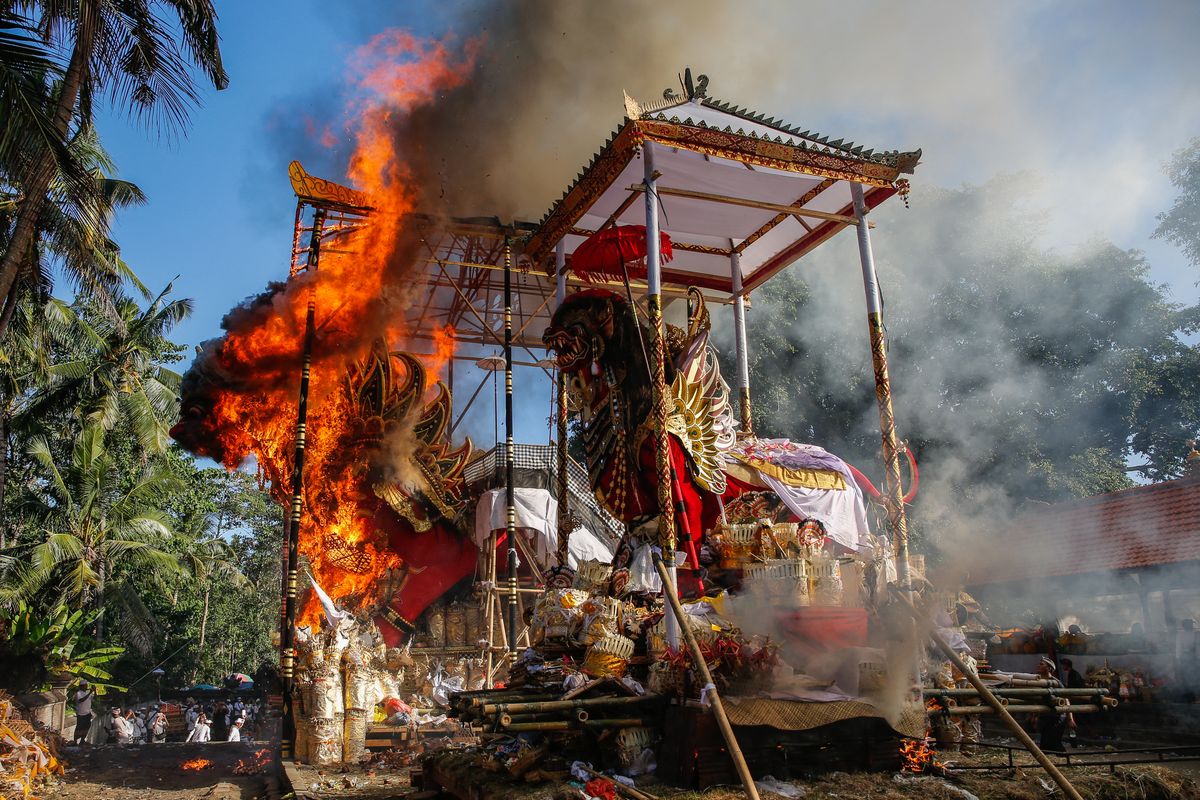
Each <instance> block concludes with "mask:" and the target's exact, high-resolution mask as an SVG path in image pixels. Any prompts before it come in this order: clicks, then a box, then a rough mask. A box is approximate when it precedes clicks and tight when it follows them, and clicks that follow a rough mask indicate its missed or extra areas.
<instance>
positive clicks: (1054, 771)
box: [892, 591, 1083, 800]
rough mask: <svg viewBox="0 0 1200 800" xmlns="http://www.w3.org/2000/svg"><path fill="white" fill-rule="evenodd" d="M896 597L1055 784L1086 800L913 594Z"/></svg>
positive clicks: (1067, 793)
mask: <svg viewBox="0 0 1200 800" xmlns="http://www.w3.org/2000/svg"><path fill="white" fill-rule="evenodd" d="M892 596H893V597H894V598H896V600H897V601H898V602H899V603H901V604H902V605H903V606H904V608H905V610H907V611H908V613H909V614H911V615H912V618H913V622H915V623H917V624H920V625H923V626H925V627H927V628H928V635H929V638H930V639H931V640H932V641H933V643H934V644H935V645H937V648H938V649H939V650H941V651H942V655H944V656H945V657H946V658H947V659H949V661H950V663H951V664H953V665H954V668H955V669H957V670H958V671H959V672H960V673H962V674H963V675H965V676H966V678H967V680H968V681H970V682H971V685H972V686H974V687H975V690H976V691H977V692H979V699H981V700H983V701H984V702H985V703H987V704H988V705H989V706H991V707H992V709H994V711H995V713H996V716H998V717H999V718H1000V721H1001V722H1003V723H1004V726H1005V727H1006V728H1008V729H1009V731H1011V732H1012V735H1013V736H1015V737H1017V740H1018V741H1020V743H1021V744H1023V745H1024V746H1025V749H1026V750H1028V751H1029V753H1030V755H1032V756H1033V757H1034V759H1035V760H1036V761H1037V762H1038V764H1040V765H1041V767H1042V769H1044V770H1046V772H1047V773H1048V774H1049V775H1050V777H1051V778H1053V779H1054V782H1055V783H1057V784H1058V786H1059V788H1060V789H1062V790H1063V794H1064V795H1066V796H1067V797H1069V798H1071V800H1083V796H1082V795H1080V794H1079V792H1078V790H1076V789H1075V787H1074V786H1073V785H1072V784H1071V782H1070V781H1069V780H1067V776H1066V775H1064V774H1063V773H1062V770H1060V769H1059V768H1058V767H1057V766H1055V764H1054V762H1053V761H1051V760H1050V759H1049V758H1047V757H1046V754H1045V753H1043V752H1042V749H1041V748H1040V747H1038V746H1037V743H1036V742H1034V741H1033V738H1032V737H1031V736H1030V735H1029V734H1028V733H1026V732H1025V729H1024V728H1022V727H1021V725H1020V724H1019V723H1018V722H1017V721H1016V720H1015V719H1013V715H1012V714H1010V713H1009V712H1008V709H1007V708H1006V707H1005V705H1004V703H1002V702H1001V701H1000V699H999V698H998V697H996V695H994V694H992V692H991V690H990V689H988V687H987V685H986V684H985V683H984V682H983V680H982V679H980V677H979V676H978V675H977V674H975V672H974V671H973V670H971V669H969V668H968V667H967V665H966V664H964V663H963V660H962V659H961V658H959V656H958V653H956V652H954V648H952V647H951V646H950V645H948V644H946V640H945V639H943V638H942V637H941V635H940V634H939V633H938V632H937V630H936V629H934V627H933V625H931V624H930V623H929V621H928V620H927V619H925V617H924V615H923V614H922V613H921V612H920V611H918V610H917V607H916V606H915V605H913V602H912V600H911V599H909V593H908V592H897V591H893V592H892Z"/></svg>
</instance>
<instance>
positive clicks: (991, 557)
mask: <svg viewBox="0 0 1200 800" xmlns="http://www.w3.org/2000/svg"><path fill="white" fill-rule="evenodd" d="M999 538H1000V539H1001V540H1002V541H1003V546H1002V547H1001V548H997V549H999V550H1001V551H1002V552H1000V553H999V554H997V553H994V552H993V553H989V554H988V555H987V556H986V557H983V558H982V559H981V561H983V563H979V564H977V566H976V567H975V568H973V569H971V570H970V574H971V577H970V580H969V581H968V582H969V583H971V584H990V583H1006V582H1009V581H1018V580H1024V579H1027V578H1050V577H1057V576H1064V575H1079V574H1084V573H1090V572H1106V571H1110V570H1122V569H1130V568H1137V567H1149V566H1154V565H1158V564H1173V563H1179V562H1182V561H1196V560H1200V478H1196V477H1188V478H1183V479H1180V480H1176V481H1165V482H1163V483H1152V484H1149V485H1146V486H1135V487H1133V488H1132V489H1124V490H1122V491H1119V492H1110V493H1108V494H1099V495H1095V496H1093V497H1085V498H1083V499H1080V500H1072V501H1070V502H1065V503H1058V504H1055V505H1051V506H1047V507H1045V508H1042V509H1038V510H1036V511H1029V512H1026V513H1025V514H1023V515H1021V516H1020V517H1018V518H1017V520H1015V521H1014V524H1013V525H1011V526H1010V527H1009V529H1008V530H1006V531H1005V532H1004V533H1002V534H1000V537H999Z"/></svg>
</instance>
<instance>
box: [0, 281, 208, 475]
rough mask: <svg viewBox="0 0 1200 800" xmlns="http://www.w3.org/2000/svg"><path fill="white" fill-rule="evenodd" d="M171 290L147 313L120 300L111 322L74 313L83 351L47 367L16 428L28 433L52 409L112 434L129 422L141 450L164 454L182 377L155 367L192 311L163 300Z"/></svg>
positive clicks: (103, 317) (185, 302)
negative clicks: (67, 411)
mask: <svg viewBox="0 0 1200 800" xmlns="http://www.w3.org/2000/svg"><path fill="white" fill-rule="evenodd" d="M170 291H171V286H170V285H169V284H168V286H167V288H165V289H164V290H163V291H162V292H161V293H160V294H159V295H158V296H157V297H155V298H154V299H153V301H151V303H150V304H149V305H148V306H147V307H146V308H145V309H142V308H140V307H139V306H138V304H137V303H135V302H134V301H133V300H131V299H129V298H124V297H123V298H120V299H119V300H118V301H117V302H116V306H115V308H114V309H113V312H114V313H113V314H112V315H111V316H109V315H106V314H99V313H95V312H92V311H89V310H87V309H84V311H83V313H79V314H77V315H75V317H74V321H73V322H74V331H75V333H76V335H77V336H78V337H79V339H80V342H81V344H82V347H78V348H77V349H76V353H75V355H74V356H73V357H67V358H65V359H62V360H60V361H58V363H55V364H53V365H51V366H50V367H49V369H48V376H49V378H48V380H47V381H46V383H45V385H44V386H42V387H41V388H39V389H38V390H36V391H35V392H34V393H33V394H32V396H31V397H30V398H29V401H28V403H27V404H26V405H25V406H24V407H23V408H22V409H21V411H20V412H19V414H18V416H17V419H15V420H14V425H25V426H26V427H28V428H30V429H33V428H34V427H36V426H38V425H43V424H44V421H45V420H47V419H50V418H51V417H52V416H53V412H54V411H56V410H61V409H64V408H69V409H74V410H73V412H72V416H74V417H75V418H76V421H77V422H76V424H80V425H82V426H85V427H86V426H91V425H95V426H98V427H99V428H100V429H101V430H104V431H110V430H113V429H114V428H115V427H116V426H117V425H118V424H119V423H128V429H129V431H130V432H131V433H132V434H133V435H134V436H135V437H136V440H137V442H138V444H139V445H140V446H141V447H142V448H144V449H145V450H146V451H148V452H149V453H155V452H161V451H162V450H163V449H165V448H166V446H167V444H168V442H169V439H170V425H171V423H172V422H173V421H174V416H175V413H176V407H175V406H176V402H177V398H178V390H179V383H180V380H181V377H180V375H179V373H177V372H175V371H173V370H171V369H168V368H167V367H165V366H163V365H162V364H161V363H159V362H160V360H161V359H162V358H163V357H164V355H166V354H167V351H168V348H169V347H170V345H169V343H168V342H167V341H166V335H167V334H168V333H169V332H170V330H171V329H172V328H173V327H174V326H175V325H176V324H178V323H179V322H180V321H182V320H183V319H186V318H187V316H188V315H189V314H190V313H191V310H192V303H191V301H190V300H186V299H185V300H168V299H167V296H168V294H169V293H170Z"/></svg>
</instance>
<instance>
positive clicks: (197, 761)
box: [179, 758, 214, 772]
mask: <svg viewBox="0 0 1200 800" xmlns="http://www.w3.org/2000/svg"><path fill="white" fill-rule="evenodd" d="M213 766H214V765H213V762H212V759H208V758H189V759H188V760H187V761H184V762H183V763H182V764H180V765H179V768H180V769H181V770H183V771H184V772H200V771H202V770H206V769H212V768H213Z"/></svg>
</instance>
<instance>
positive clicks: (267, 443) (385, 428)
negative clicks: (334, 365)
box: [172, 341, 478, 646]
mask: <svg viewBox="0 0 1200 800" xmlns="http://www.w3.org/2000/svg"><path fill="white" fill-rule="evenodd" d="M222 361H223V359H222V357H221V344H220V343H218V344H215V345H213V346H211V347H210V348H209V351H208V352H206V353H204V354H202V357H200V358H197V361H196V363H195V364H194V365H193V367H192V369H191V370H190V371H189V374H188V376H187V378H186V379H185V382H184V392H183V412H182V414H181V419H180V422H179V424H178V425H176V426H175V428H174V429H173V430H172V434H173V435H174V437H175V438H176V440H177V441H179V442H180V444H182V445H183V446H184V447H185V448H187V449H188V450H190V451H192V452H193V453H196V454H197V455H203V456H210V457H212V458H214V459H216V460H218V461H221V462H223V463H225V464H226V465H227V466H235V465H237V464H238V463H241V462H242V461H243V460H244V459H245V458H247V457H248V456H251V455H253V456H254V457H255V458H256V459H257V461H258V466H259V469H260V470H261V471H262V473H263V474H264V476H265V477H266V478H267V479H269V481H270V484H271V492H272V495H273V497H274V498H275V499H276V500H277V501H278V502H280V504H281V505H286V503H287V502H288V501H289V500H290V489H291V486H290V481H289V480H286V479H284V476H288V475H290V474H291V469H292V460H293V459H292V457H291V450H290V449H289V445H290V444H291V441H292V438H291V437H290V436H288V435H286V433H287V428H286V426H283V425H275V426H272V425H265V424H262V423H261V422H258V423H255V422H252V420H254V419H256V415H260V414H261V413H262V409H263V406H264V405H270V404H271V403H272V402H273V400H272V393H271V392H267V391H266V390H261V389H260V390H259V391H258V392H255V391H251V390H250V389H249V388H248V387H247V386H245V385H244V382H239V381H237V380H236V379H235V378H234V376H233V374H231V373H230V372H229V371H228V370H226V369H223V368H222ZM426 380H427V379H426V369H425V366H424V365H423V364H422V363H421V362H420V361H419V360H417V359H416V358H414V357H413V356H411V355H409V354H407V353H402V352H391V351H389V349H388V348H387V346H386V345H385V344H384V343H383V342H382V341H377V342H375V344H374V345H373V347H372V348H371V350H370V351H369V352H368V353H367V354H366V355H365V356H364V357H363V358H361V359H359V360H357V361H354V362H352V363H351V364H350V365H349V368H348V369H346V370H345V372H344V375H343V378H342V380H341V381H340V384H339V385H338V386H337V388H336V390H334V391H331V392H329V393H328V394H327V395H326V396H325V397H324V398H323V399H322V402H321V403H320V405H319V408H318V409H317V410H316V412H315V413H310V417H309V426H308V429H309V438H310V442H311V444H310V448H311V449H313V450H314V453H313V455H314V456H315V457H314V458H309V460H308V465H307V466H306V469H305V493H304V495H305V496H304V515H303V522H302V524H301V530H300V552H301V555H302V556H304V557H305V558H306V559H307V561H308V566H309V569H310V570H311V572H312V574H313V578H314V580H315V581H316V582H317V583H318V585H320V586H322V587H323V588H324V589H325V590H326V591H327V592H328V593H329V594H330V595H332V596H333V598H334V599H335V600H336V601H337V602H338V603H339V604H340V605H343V606H346V607H348V608H351V609H353V610H355V611H356V612H358V613H360V614H362V613H365V614H370V615H372V616H373V617H374V619H375V621H376V623H377V625H378V627H379V629H380V632H381V634H382V635H383V637H384V639H385V641H386V642H387V644H388V645H389V646H395V645H398V644H401V643H402V642H403V641H404V640H405V638H406V637H407V635H408V634H409V633H411V632H412V630H413V628H414V624H415V622H416V620H417V618H418V617H419V616H420V615H421V613H422V612H423V611H424V610H425V609H426V608H427V607H428V606H429V605H430V604H431V603H432V602H433V601H435V600H436V599H438V598H439V597H440V596H441V595H443V594H444V593H445V592H446V591H447V590H448V589H450V588H451V587H452V586H454V585H455V584H456V583H458V582H459V581H461V580H462V579H463V578H465V577H467V576H469V575H470V574H471V573H472V572H473V571H474V569H475V565H476V561H477V557H478V550H477V548H476V547H475V546H474V545H473V544H472V543H471V541H470V539H469V538H468V537H466V536H464V535H462V534H461V533H460V532H459V529H458V522H457V520H458V518H459V516H460V513H461V512H462V510H463V508H464V506H465V505H466V502H467V500H466V497H465V489H466V486H465V481H464V477H463V469H464V467H465V465H466V463H467V461H468V460H469V459H470V457H471V454H472V446H471V443H470V441H469V440H468V441H466V442H465V443H464V444H463V445H462V446H460V447H457V448H454V447H452V446H451V445H450V443H449V440H448V436H447V428H448V423H449V420H450V409H451V402H450V393H449V391H448V390H447V388H446V386H445V385H444V384H442V383H441V382H440V381H439V382H438V383H437V384H436V385H435V387H434V388H433V390H432V398H431V399H428V400H427V399H426V395H427V394H429V392H428V391H427V388H428V387H427V383H426ZM251 398H253V400H251ZM287 408H290V409H291V412H292V414H291V418H292V419H293V421H294V409H295V406H294V405H291V406H287V405H284V406H283V407H282V408H276V409H274V413H273V414H272V418H273V419H274V418H283V419H286V418H287V417H288V416H289V415H288V412H287V411H286V409H287ZM293 424H294V422H293ZM318 609H319V605H318V604H317V602H316V601H315V600H310V602H309V603H308V605H307V606H306V608H305V611H304V613H303V615H302V623H310V624H311V623H314V622H315V621H316V618H317V615H318V614H319V611H318Z"/></svg>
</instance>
